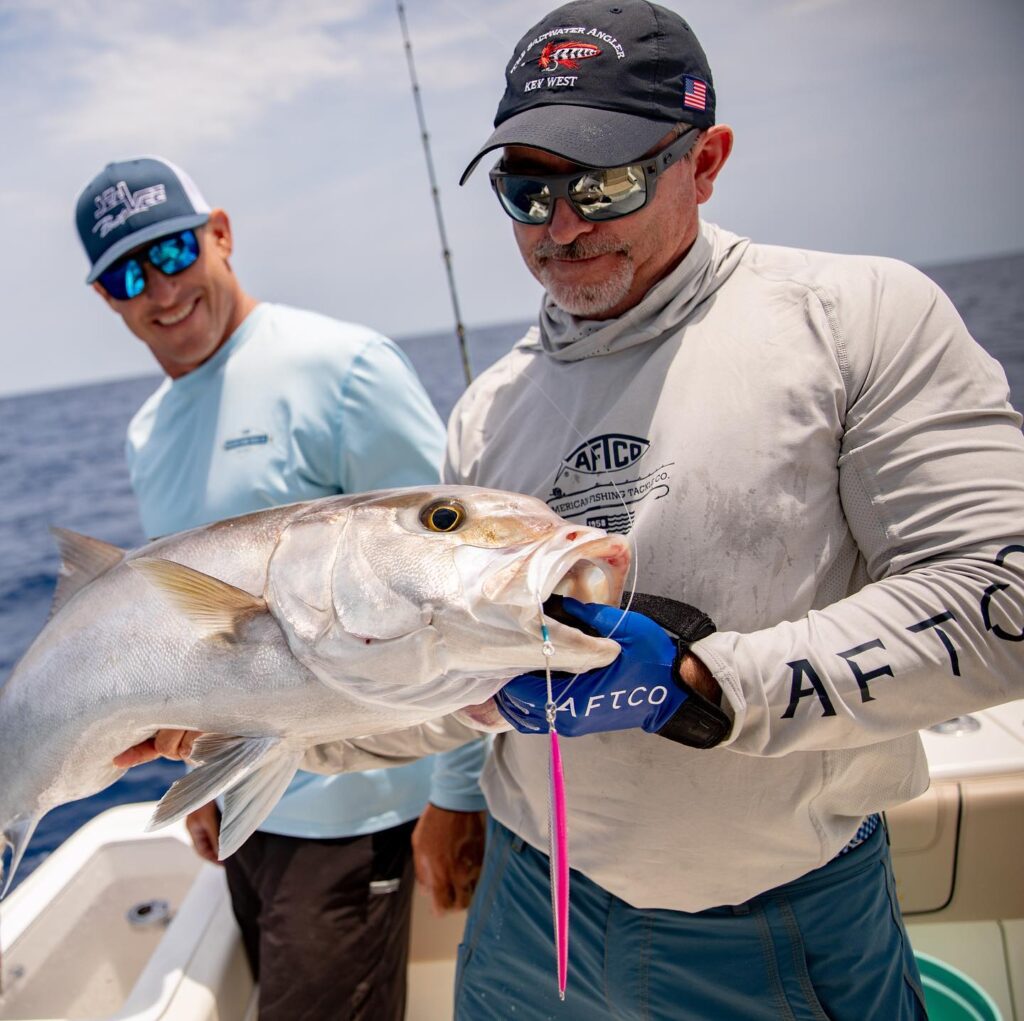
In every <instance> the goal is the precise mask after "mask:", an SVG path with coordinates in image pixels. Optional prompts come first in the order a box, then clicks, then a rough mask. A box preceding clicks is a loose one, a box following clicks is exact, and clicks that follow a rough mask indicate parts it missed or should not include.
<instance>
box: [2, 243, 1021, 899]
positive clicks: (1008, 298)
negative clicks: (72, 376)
mask: <svg viewBox="0 0 1024 1021" xmlns="http://www.w3.org/2000/svg"><path fill="white" fill-rule="evenodd" d="M924 271H925V272H926V273H927V274H928V275H929V276H931V277H932V278H933V279H934V280H935V281H936V282H937V283H938V284H939V285H940V286H941V287H942V288H943V290H945V291H946V293H947V294H948V295H949V296H950V298H951V299H952V301H953V303H954V304H955V305H956V307H957V309H958V310H959V312H960V314H961V315H962V316H963V318H964V320H965V322H966V323H967V326H968V328H969V329H970V331H971V333H972V334H973V336H974V337H975V338H976V339H977V340H978V341H979V343H981V344H982V346H983V347H985V349H986V350H987V351H988V352H989V353H990V354H992V355H993V356H994V357H995V358H997V359H998V360H999V361H1000V362H1001V363H1002V365H1003V368H1004V369H1005V370H1006V374H1007V378H1008V381H1009V384H1010V393H1011V400H1012V401H1013V404H1014V406H1015V407H1016V408H1018V409H1021V408H1024V350H1022V347H1024V346H1022V344H1021V327H1020V323H1021V322H1022V321H1024V253H1019V254H1013V255H1000V256H995V257H992V258H988V259H980V260H973V261H971V262H965V263H956V264H948V265H942V266H935V267H927V268H925V270H924ZM113 325H114V324H112V327H113ZM528 325H529V323H527V322H521V323H511V324H505V325H499V326H490V327H483V328H478V329H471V330H469V331H468V337H467V339H468V346H469V352H470V360H471V365H472V368H473V371H474V373H479V372H480V371H482V370H483V369H484V368H486V367H487V366H488V365H490V364H492V363H493V362H494V361H496V360H497V359H498V358H499V357H501V355H503V354H504V353H505V352H506V351H507V350H508V349H509V348H510V347H511V346H512V344H513V343H514V342H515V341H516V340H517V339H518V338H519V337H520V336H522V334H523V333H524V332H525V330H526V328H527V326H528ZM398 343H399V344H400V345H401V347H402V348H403V350H405V352H406V353H407V354H408V356H409V358H410V360H411V361H412V363H413V365H414V366H415V367H416V370H417V371H418V372H419V374H420V378H421V379H422V380H423V383H424V386H425V387H426V389H427V392H428V393H429V394H430V396H431V399H432V400H433V402H434V404H435V406H436V407H437V409H438V412H439V413H440V414H441V416H442V418H446V417H447V415H448V413H449V412H450V411H451V408H452V406H453V405H454V403H455V401H456V400H457V399H458V396H459V394H460V393H461V392H462V389H463V372H462V365H461V361H460V357H459V352H458V348H457V345H456V341H455V336H454V332H452V331H446V332H435V333H430V334H426V335H422V336H416V337H408V338H400V339H399V341H398ZM159 382H160V377H159V376H158V375H157V374H154V375H152V376H145V377H141V378H135V379H124V380H118V381H115V382H110V383H99V384H91V385H88V386H82V387H75V388H70V389H62V390H51V391H37V392H33V393H29V394H22V395H17V396H11V397H4V398H0V436H2V437H3V445H2V446H0V563H2V564H3V565H4V569H3V572H2V575H0V677H2V678H3V679H4V680H6V678H7V676H8V675H9V673H10V671H11V669H12V668H13V666H14V664H15V663H16V662H17V660H18V658H19V657H20V656H21V655H22V653H23V652H24V651H25V649H26V648H27V647H28V645H29V644H30V642H31V641H32V639H33V638H34V637H35V636H36V634H37V633H38V632H39V630H40V629H41V628H42V626H43V624H44V623H45V621H46V618H47V614H48V612H49V605H50V600H51V598H52V593H53V589H54V586H55V582H56V575H57V568H58V566H59V565H58V557H57V552H56V547H55V545H54V543H53V540H52V538H51V536H50V534H49V531H48V528H49V526H51V525H59V526H61V527H64V528H70V529H73V530H74V531H77V532H82V533H84V534H86V535H92V536H95V537H97V538H100V539H104V540H106V541H107V542H111V543H114V544H115V545H118V546H123V547H133V546H138V545H139V544H141V543H142V542H143V541H144V536H143V534H142V530H141V527H140V525H139V522H138V519H137V515H136V511H135V503H134V498H133V496H132V492H131V488H130V486H129V483H128V473H127V470H126V468H125V465H124V456H123V452H124V431H125V428H126V426H127V424H128V421H129V419H130V418H131V416H132V414H133V413H134V412H135V410H136V409H137V408H138V406H139V405H140V404H141V403H142V402H143V400H145V398H146V397H147V396H149V394H150V393H151V392H152V391H153V390H154V389H155V388H156V386H157V385H158V384H159ZM0 683H2V682H0ZM0 754H2V753H0ZM180 773H181V767H180V766H178V765H176V764H174V763H170V762H164V761H160V762H154V763H149V764H147V765H145V766H141V767H138V768H137V769H134V770H130V771H129V772H128V773H127V774H126V775H125V776H124V777H123V778H122V779H121V780H119V781H118V782H117V783H116V784H114V785H113V786H112V787H109V788H108V789H107V790H105V791H102V792H101V793H99V794H96V795H94V796H93V797H90V798H86V799H83V800H81V801H77V802H73V803H72V804H69V805H64V806H62V807H61V808H58V809H55V810H54V811H53V812H51V813H49V815H47V816H46V817H45V818H44V819H43V821H42V822H41V823H40V825H39V828H38V830H37V831H36V834H35V836H34V837H33V839H32V842H31V844H30V846H29V849H28V852H27V854H26V856H25V859H24V861H23V863H22V865H21V867H20V869H19V873H18V876H17V880H21V879H24V877H25V876H27V875H28V874H29V873H30V872H31V871H32V869H33V868H35V867H36V866H37V865H38V864H39V863H40V862H41V861H42V860H43V859H44V858H45V857H46V856H47V855H48V854H50V853H51V852H52V851H53V850H54V849H55V848H56V847H57V846H59V845H60V843H61V842H62V841H64V840H65V839H66V838H67V837H68V836H69V835H70V834H71V833H73V832H74V831H75V830H76V829H78V828H79V827H80V826H82V825H83V824H84V823H85V822H87V821H88V820H89V819H90V818H92V817H93V816H94V815H96V814H98V813H99V812H102V811H104V810H105V809H107V808H110V807H112V806H114V805H118V804H124V803H129V802H135V801H147V800H153V799H157V798H159V797H161V796H162V795H163V793H164V791H166V789H167V787H168V786H169V785H170V783H171V782H172V781H173V780H174V779H175V778H176V777H177V776H179V775H180Z"/></svg>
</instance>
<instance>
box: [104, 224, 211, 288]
mask: <svg viewBox="0 0 1024 1021" xmlns="http://www.w3.org/2000/svg"><path fill="white" fill-rule="evenodd" d="M198 258H199V239H198V238H197V237H196V235H195V231H192V230H183V231H179V232H178V233H177V234H168V235H167V236H166V237H162V238H157V239H156V241H154V242H153V243H152V244H151V245H149V246H148V247H147V248H143V249H141V250H140V251H137V252H131V253H129V254H128V255H125V256H122V257H121V258H120V259H118V260H117V262H115V263H114V264H113V265H112V266H111V267H110V268H109V269H105V270H104V271H103V272H102V273H101V274H100V275H99V282H100V283H101V284H102V285H103V287H104V290H106V292H107V294H109V295H110V296H111V297H112V298H116V299H117V300H118V301H127V300H128V299H129V298H137V297H138V296H139V295H140V294H142V292H143V291H144V290H145V289H146V273H145V271H144V270H143V268H142V264H143V263H144V262H148V263H149V264H150V265H151V266H154V267H155V268H156V269H158V270H160V272H161V273H163V274H165V275H166V276H169V277H172V276H174V274H175V273H180V272H181V271H182V270H185V269H188V268H189V266H191V265H192V263H194V262H195V261H196V259H198Z"/></svg>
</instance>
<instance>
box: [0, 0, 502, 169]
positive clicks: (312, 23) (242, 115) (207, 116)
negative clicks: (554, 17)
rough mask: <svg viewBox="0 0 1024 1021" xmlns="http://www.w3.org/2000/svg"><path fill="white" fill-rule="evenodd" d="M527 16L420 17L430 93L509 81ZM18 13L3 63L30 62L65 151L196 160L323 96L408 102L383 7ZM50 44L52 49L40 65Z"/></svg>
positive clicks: (45, 121)
mask: <svg viewBox="0 0 1024 1021" xmlns="http://www.w3.org/2000/svg"><path fill="white" fill-rule="evenodd" d="M515 11H516V7H515V5H513V4H511V3H494V4H490V5H486V6H482V5H477V6H476V7H474V6H473V4H472V2H470V3H468V4H467V3H466V2H462V3H453V2H452V0H446V2H445V4H444V5H443V9H442V10H439V9H438V8H437V7H435V6H434V5H431V6H430V7H429V8H426V7H424V6H423V5H422V4H419V5H417V4H410V5H409V7H408V9H407V17H408V20H409V21H410V24H411V26H412V31H413V35H414V47H415V51H414V52H415V57H416V62H417V68H418V71H419V74H420V78H421V81H422V83H423V85H424V87H425V88H429V89H430V90H432V91H435V92H448V91H454V90H458V89H463V88H466V87H467V86H472V85H476V84H479V83H480V82H483V81H487V82H491V81H493V80H495V78H496V77H497V80H498V81H500V68H501V67H502V65H503V62H504V60H505V58H506V55H507V53H508V52H511V47H512V45H513V43H514V41H515V40H514V37H513V34H509V36H508V37H507V38H502V36H504V34H505V26H506V25H509V24H516V23H517V22H518V21H519V20H521V18H522V13H521V12H520V13H519V16H518V18H517V17H516V15H515V13H514V12H515ZM5 13H6V15H7V17H6V19H5V24H4V28H3V32H2V34H0V52H2V51H5V50H6V51H8V52H14V51H16V50H19V53H18V55H19V56H20V58H21V59H22V60H23V61H30V64H29V70H30V71H31V73H32V74H33V76H34V77H37V80H38V82H39V87H38V89H37V90H36V96H35V97H26V96H24V95H22V97H21V103H22V105H24V104H26V103H28V104H29V105H33V104H38V122H37V123H38V125H39V126H40V127H42V129H43V130H44V132H45V133H46V134H47V135H48V136H49V137H50V140H51V142H52V144H54V146H55V147H56V148H60V147H61V146H71V147H74V146H79V145H81V144H83V143H95V144H97V145H100V146H103V147H105V148H109V149H114V150H117V151H123V152H128V151H133V152H134V151H137V150H139V145H140V142H142V141H144V140H145V139H147V138H149V137H152V138H154V139H156V140H157V142H158V145H159V146H160V147H162V148H163V149H166V150H168V151H174V152H178V153H182V154H185V156H186V157H187V154H188V153H189V152H190V151H194V150H195V149H196V148H197V147H198V146H201V145H207V144H210V143H214V144H217V143H224V144H229V143H230V142H231V141H232V140H234V139H237V138H240V137H242V136H243V135H244V133H245V132H246V131H248V130H252V129H253V128H254V126H255V125H257V124H258V122H259V121H260V120H261V118H262V117H264V116H265V115H266V114H267V112H268V111H269V110H270V109H271V108H273V107H282V106H285V105H287V104H288V103H292V102H294V101H296V100H297V99H300V98H301V97H302V96H303V94H304V93H307V92H311V91H312V90H314V89H315V88H316V87H317V86H322V85H325V84H326V85H330V84H332V83H335V84H336V83H338V82H346V83H352V85H353V87H354V88H355V89H357V90H359V91H361V92H364V93H365V92H366V91H367V90H369V88H370V86H371V84H372V88H373V89H376V90H379V91H380V92H384V93H393V92H395V91H401V90H407V89H408V80H407V72H406V66H405V59H404V54H403V52H402V49H401V42H400V37H399V31H398V21H397V16H396V13H395V8H394V6H392V5H391V4H390V3H387V2H383V0H377V2H376V3H372V2H367V0H301V2H297V3H280V2H276V0H238V2H236V3H231V4H211V3H208V2H204V0H173V2H166V3H161V4H124V3H113V2H111V0H9V4H8V7H7V10H6V12H5ZM40 37H43V38H45V39H46V45H45V49H44V50H41V51H39V52H33V51H32V50H31V45H32V41H33V39H35V38H40ZM499 40H500V42H501V45H500V46H499V44H498V43H499ZM26 47H27V48H28V52H27V53H26V52H24V49H25V48H26ZM19 48H20V49H19ZM496 69H498V70H497V73H496ZM54 94H55V95H57V96H59V101H58V102H56V103H51V102H49V101H48V99H49V96H50V95H54Z"/></svg>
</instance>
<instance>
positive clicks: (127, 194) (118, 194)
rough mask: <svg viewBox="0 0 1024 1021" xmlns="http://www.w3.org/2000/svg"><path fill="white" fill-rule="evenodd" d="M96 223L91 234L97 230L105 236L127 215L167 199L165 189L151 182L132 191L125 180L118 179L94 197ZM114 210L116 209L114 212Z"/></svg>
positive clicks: (132, 214)
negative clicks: (145, 186) (112, 185)
mask: <svg viewBox="0 0 1024 1021" xmlns="http://www.w3.org/2000/svg"><path fill="white" fill-rule="evenodd" d="M94 201H95V203H96V212H95V213H94V216H95V218H96V223H95V224H93V228H92V232H93V234H95V233H97V232H99V235H100V237H101V238H105V237H106V236H107V235H108V234H109V233H110V232H111V231H112V230H117V228H118V227H120V226H121V225H122V224H123V223H125V222H126V221H127V220H128V218H129V217H131V216H138V215H139V213H144V212H145V211H146V210H147V209H152V208H153V206H158V205H160V204H161V203H162V202H166V201H167V189H166V187H165V186H164V185H162V184H151V185H149V187H147V188H140V189H139V190H138V191H134V192H133V191H132V190H131V189H130V188H129V187H128V185H127V183H126V182H124V181H118V182H117V184H116V185H115V186H114V187H112V188H105V189H104V190H103V191H102V192H101V193H100V194H99V195H97V196H96V198H95V199H94ZM115 210H118V211H117V212H115Z"/></svg>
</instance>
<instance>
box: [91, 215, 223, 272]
mask: <svg viewBox="0 0 1024 1021" xmlns="http://www.w3.org/2000/svg"><path fill="white" fill-rule="evenodd" d="M209 219H210V214H209V213H189V214H188V215H187V216H172V217H171V218H170V219H168V220H161V221H160V222H159V223H151V224H149V226H147V227H142V228H140V229H139V230H136V231H132V233H131V234H129V235H128V236H127V237H123V238H121V240H120V241H118V242H116V243H115V244H112V245H111V246H110V247H109V248H108V249H107V250H106V251H105V252H104V253H103V254H102V255H101V256H100V257H99V258H98V259H97V260H96V264H95V265H94V266H93V268H92V269H91V270H90V271H89V275H88V276H87V277H86V278H85V282H86V283H87V284H94V283H95V282H96V281H97V280H98V279H99V275H100V274H101V273H102V272H104V271H105V270H107V269H109V268H110V267H111V266H112V265H113V264H114V263H115V262H117V260H118V259H120V258H121V256H122V255H127V254H128V252H130V251H132V250H133V249H136V248H138V247H139V246H140V245H144V244H145V243H146V242H147V241H155V240H156V239H157V238H162V237H166V236H167V235H168V234H173V233H174V232H175V231H179V230H188V229H189V228H191V227H201V226H202V225H203V224H204V223H206V221H207V220H209Z"/></svg>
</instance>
